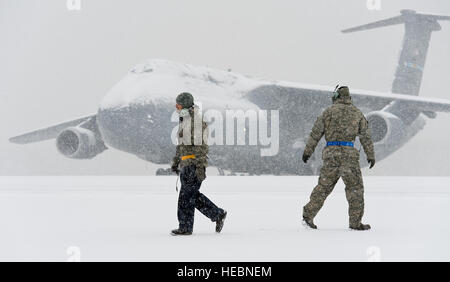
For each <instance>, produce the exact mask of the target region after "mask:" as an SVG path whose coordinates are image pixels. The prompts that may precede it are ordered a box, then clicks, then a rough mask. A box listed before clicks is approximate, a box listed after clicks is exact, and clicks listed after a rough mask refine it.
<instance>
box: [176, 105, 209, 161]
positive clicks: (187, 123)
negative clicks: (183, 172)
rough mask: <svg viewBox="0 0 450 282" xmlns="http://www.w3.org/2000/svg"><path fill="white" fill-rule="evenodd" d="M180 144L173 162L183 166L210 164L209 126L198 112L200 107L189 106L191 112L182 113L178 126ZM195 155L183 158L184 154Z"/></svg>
mask: <svg viewBox="0 0 450 282" xmlns="http://www.w3.org/2000/svg"><path fill="white" fill-rule="evenodd" d="M177 134H178V136H177V137H178V145H177V148H176V154H175V156H174V158H173V162H172V164H173V165H175V166H178V165H179V166H180V168H183V167H185V166H188V165H192V164H194V165H196V166H197V168H202V169H204V168H205V167H206V166H207V165H208V160H207V158H208V157H207V154H208V151H209V148H208V144H207V138H208V126H207V124H206V122H204V121H203V118H202V115H201V114H199V113H198V107H197V106H195V105H194V106H193V107H191V108H189V112H188V113H187V112H186V111H185V113H183V111H182V112H181V113H180V121H179V127H178V133H177ZM188 155H194V156H195V158H189V159H185V160H182V157H183V156H188Z"/></svg>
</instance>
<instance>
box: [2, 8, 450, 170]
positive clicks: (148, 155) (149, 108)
mask: <svg viewBox="0 0 450 282" xmlns="http://www.w3.org/2000/svg"><path fill="white" fill-rule="evenodd" d="M439 20H450V17H449V16H438V15H429V14H420V13H416V12H415V11H412V10H402V11H401V15H399V16H397V17H393V18H390V19H386V20H381V21H378V22H374V23H370V24H366V25H362V26H358V27H354V28H350V29H346V30H343V32H344V33H348V32H355V31H360V30H366V29H372V28H378V27H383V26H388V25H394V24H403V25H404V26H405V35H404V40H403V46H402V50H401V54H400V58H399V61H398V65H397V69H396V73H395V78H394V81H393V84H392V89H391V92H389V93H381V92H376V91H366V90H357V89H353V88H350V92H351V94H352V97H353V101H354V103H355V105H357V106H358V107H360V108H361V109H363V110H364V112H365V114H366V117H367V119H368V121H369V124H370V127H371V130H372V138H373V141H374V143H375V152H376V157H377V160H381V159H383V158H385V157H387V156H388V155H390V154H392V153H393V152H395V151H396V150H398V149H399V148H400V147H401V146H402V145H404V144H405V143H406V142H407V141H408V140H410V139H411V138H412V137H413V136H414V135H415V134H416V133H417V132H419V131H420V130H421V129H422V128H423V127H424V125H425V121H426V119H425V118H424V117H428V118H435V117H436V113H437V112H450V100H443V99H432V98H424V97H419V96H418V95H419V90H420V84H421V80H422V75H423V70H424V66H425V60H426V55H427V50H428V45H429V42H430V39H431V33H432V32H433V31H438V30H440V29H441V27H440V25H439V23H438V21H439ZM333 89H334V86H332V87H328V86H317V85H308V84H301V83H290V82H279V81H269V80H263V79H256V78H251V77H248V76H244V75H241V74H237V73H233V72H231V71H220V70H215V69H211V68H208V67H197V66H192V65H188V64H181V63H175V62H170V61H166V60H149V61H146V62H144V63H142V64H139V65H137V66H135V67H134V68H133V69H132V70H131V71H130V72H129V73H128V74H127V75H126V76H125V77H124V78H123V79H122V80H121V81H120V82H119V83H118V84H117V85H116V86H114V87H113V88H112V89H111V90H110V92H109V93H108V94H107V95H106V96H105V97H104V99H103V100H102V101H101V103H100V106H99V109H98V112H97V113H96V114H92V115H89V116H85V117H82V118H78V119H75V120H72V121H67V122H63V123H60V124H57V125H54V126H50V127H46V128H43V129H38V130H35V131H32V132H29V133H25V134H22V135H19V136H16V137H12V138H10V141H11V142H14V143H18V144H26V143H32V142H38V141H43V140H48V139H56V146H57V148H58V150H59V152H60V153H62V154H63V155H65V156H67V157H69V158H77V159H92V158H93V157H95V156H96V155H98V154H100V153H101V152H103V151H104V150H105V149H107V148H108V147H112V148H115V149H118V150H121V151H125V152H128V153H131V154H134V155H136V156H138V157H139V158H142V159H144V160H146V161H149V162H153V163H157V164H169V163H170V161H171V158H172V156H173V155H174V150H175V146H174V145H173V143H172V141H171V135H172V134H173V132H174V127H175V126H176V121H177V119H176V118H174V115H173V114H174V110H175V107H174V101H175V97H176V95H178V94H179V93H180V92H185V91H187V92H191V93H192V94H193V95H194V97H195V98H196V101H198V102H201V107H202V111H203V112H206V111H208V110H210V109H214V110H216V111H219V112H221V113H224V112H226V111H227V110H232V109H240V110H245V111H248V110H255V111H259V110H278V113H279V144H278V146H279V150H277V153H276V154H274V155H265V156H263V155H261V151H260V150H261V148H264V147H267V144H261V143H259V144H256V145H250V144H248V142H247V143H245V144H244V145H237V144H233V145H229V144H228V145H227V144H225V145H212V146H211V147H210V154H209V158H210V163H211V164H212V165H214V166H217V167H218V168H221V169H226V170H231V171H235V172H246V173H250V174H284V175H286V174H294V175H295V174H315V173H317V172H318V168H319V166H320V163H321V160H320V150H316V153H315V156H313V157H312V158H311V161H310V162H309V163H308V164H307V165H304V164H303V163H302V162H301V154H302V152H303V149H304V146H305V143H306V139H307V137H308V134H309V131H310V129H311V128H312V124H313V122H314V120H315V118H316V117H317V116H318V115H319V114H320V113H321V112H322V111H323V110H324V109H325V108H326V107H328V106H329V105H330V104H331V95H332V91H333ZM215 122H217V117H216V118H215ZM233 124H234V122H233ZM248 126H249V124H248V122H246V123H244V128H241V130H242V129H243V130H244V131H245V132H247V131H248V130H249V128H248ZM269 126H270V125H269ZM233 130H234V132H236V130H240V128H239V126H237V127H236V128H235V129H233ZM215 134H216V135H215V137H217V134H219V135H220V133H218V132H215ZM236 134H237V132H236ZM272 135H273V132H272ZM245 138H248V136H247V137H245ZM322 142H323V140H322ZM321 145H322V146H323V144H321ZM356 146H357V147H358V146H359V145H358V144H357V145H356ZM361 164H362V165H363V166H365V165H367V162H366V160H365V155H364V154H361Z"/></svg>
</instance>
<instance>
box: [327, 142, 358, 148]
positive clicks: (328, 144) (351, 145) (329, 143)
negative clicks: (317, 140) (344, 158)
mask: <svg viewBox="0 0 450 282" xmlns="http://www.w3.org/2000/svg"><path fill="white" fill-rule="evenodd" d="M328 146H347V147H353V142H347V141H330V142H327V147H328Z"/></svg>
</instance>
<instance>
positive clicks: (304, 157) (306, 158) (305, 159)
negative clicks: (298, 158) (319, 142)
mask: <svg viewBox="0 0 450 282" xmlns="http://www.w3.org/2000/svg"><path fill="white" fill-rule="evenodd" d="M310 157H311V156H308V155H306V154H305V153H303V156H302V160H303V162H304V163H305V164H306V163H307V162H308V160H309V158H310Z"/></svg>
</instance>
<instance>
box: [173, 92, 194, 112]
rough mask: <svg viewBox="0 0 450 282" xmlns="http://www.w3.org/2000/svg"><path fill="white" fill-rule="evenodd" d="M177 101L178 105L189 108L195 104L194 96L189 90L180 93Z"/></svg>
mask: <svg viewBox="0 0 450 282" xmlns="http://www.w3.org/2000/svg"><path fill="white" fill-rule="evenodd" d="M176 101H177V104H178V105H180V106H182V107H183V109H188V108H190V107H192V106H193V105H194V97H193V96H192V95H191V93H188V92H183V93H181V94H179V95H178V96H177V99H176Z"/></svg>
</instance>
